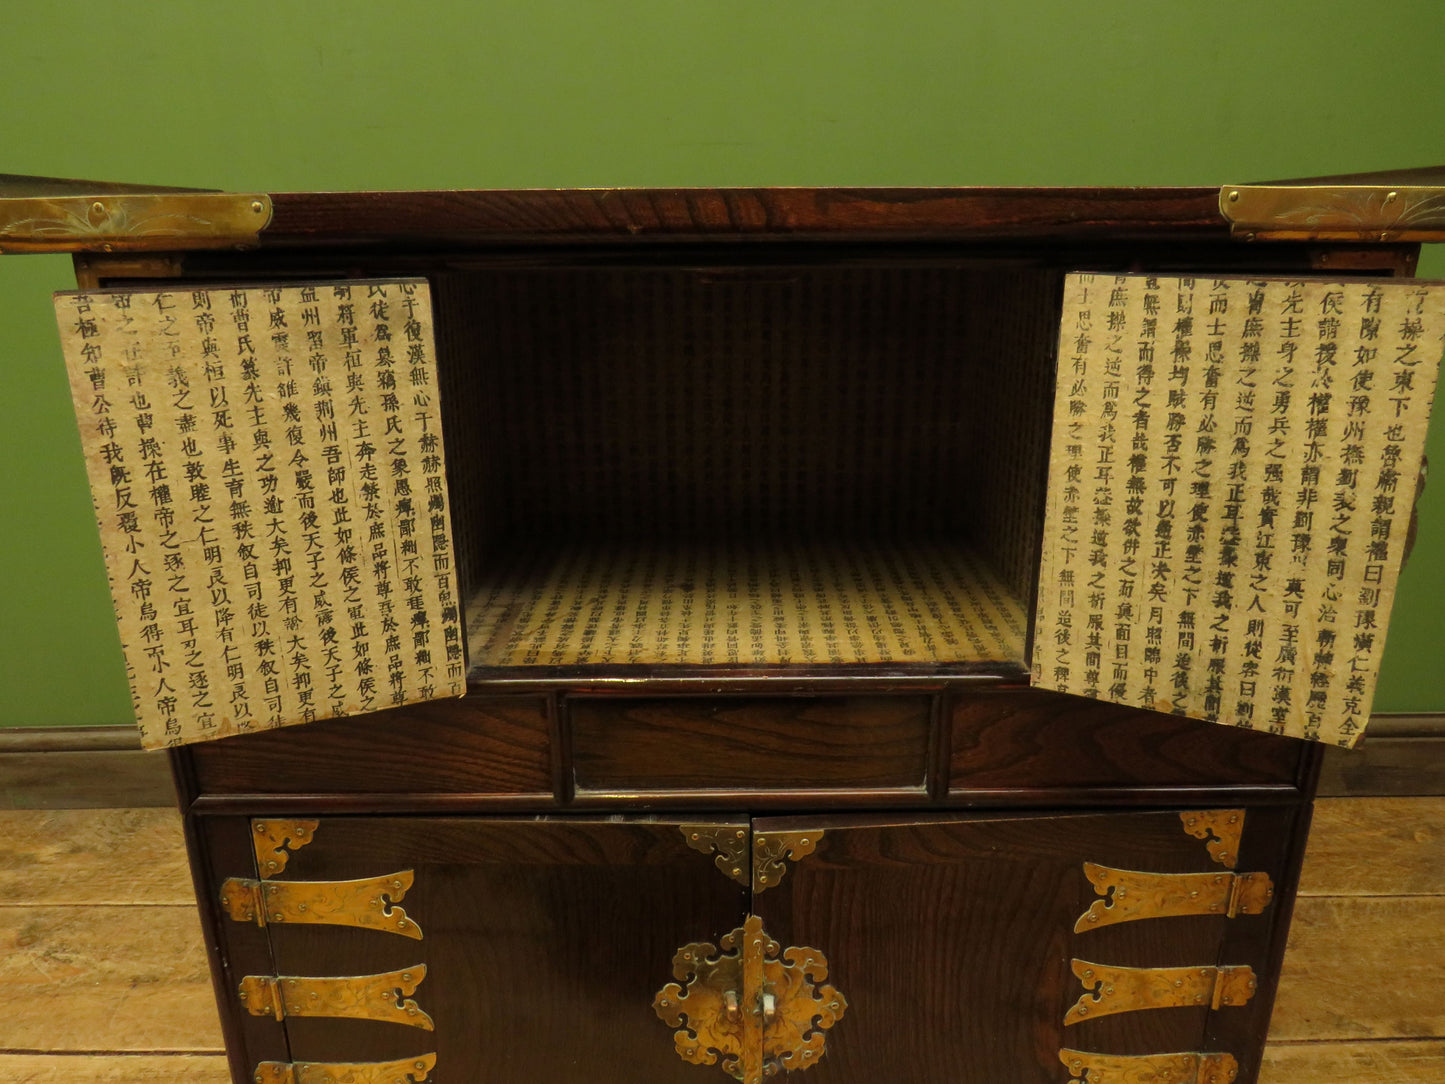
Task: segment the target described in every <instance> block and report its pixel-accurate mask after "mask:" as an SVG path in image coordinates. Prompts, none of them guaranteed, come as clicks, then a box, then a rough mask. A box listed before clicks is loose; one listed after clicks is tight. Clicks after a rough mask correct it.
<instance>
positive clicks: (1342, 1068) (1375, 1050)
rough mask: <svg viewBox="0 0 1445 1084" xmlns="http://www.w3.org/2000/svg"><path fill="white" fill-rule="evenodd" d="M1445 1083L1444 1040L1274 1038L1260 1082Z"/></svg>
mask: <svg viewBox="0 0 1445 1084" xmlns="http://www.w3.org/2000/svg"><path fill="white" fill-rule="evenodd" d="M1325 1081H1329V1082H1331V1084H1335V1082H1338V1084H1406V1082H1408V1084H1445V1042H1416V1041H1405V1042H1363V1043H1301V1044H1298V1045H1296V1044H1292V1043H1289V1044H1285V1043H1275V1044H1271V1045H1270V1047H1269V1049H1268V1050H1267V1051H1265V1055H1264V1065H1263V1067H1262V1068H1261V1070H1260V1074H1259V1084H1323V1082H1325Z"/></svg>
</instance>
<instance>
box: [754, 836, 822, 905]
mask: <svg viewBox="0 0 1445 1084" xmlns="http://www.w3.org/2000/svg"><path fill="white" fill-rule="evenodd" d="M822 838H823V831H822V829H814V830H812V831H808V832H766V833H762V834H760V835H757V836H754V837H753V892H754V893H758V892H766V891H767V890H768V889H770V888H772V887H773V886H774V885H776V884H777V883H778V882H779V881H781V880H782V879H783V875H784V874H786V873H787V872H788V865H787V863H788V861H789V860H791V861H794V862H796V861H798V860H799V859H802V858H806V857H808V855H810V854H812V853H813V851H814V850H816V849H817V846H818V841H819V840H820V839H822Z"/></svg>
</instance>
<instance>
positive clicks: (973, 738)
mask: <svg viewBox="0 0 1445 1084" xmlns="http://www.w3.org/2000/svg"><path fill="white" fill-rule="evenodd" d="M949 714H950V719H951V723H952V735H951V737H952V741H951V749H952V753H951V761H950V765H949V769H950V770H949V778H950V790H951V792H952V793H954V794H960V795H967V794H968V793H969V792H977V791H994V790H1022V789H1037V788H1064V789H1070V790H1072V789H1076V788H1112V787H1211V786H1241V785H1242V786H1258V785H1270V784H1273V785H1292V784H1294V783H1295V782H1296V781H1297V780H1298V778H1299V775H1300V771H1301V768H1302V758H1304V757H1305V756H1307V754H1308V750H1307V748H1306V746H1305V744H1304V743H1303V742H1299V741H1295V740H1294V739H1291V738H1282V737H1276V736H1274V735H1271V734H1261V733H1257V732H1255V731H1248V730H1237V729H1230V728H1226V727H1221V726H1217V725H1215V724H1213V723H1203V722H1198V721H1196V720H1193V719H1185V718H1182V717H1180V716H1176V715H1164V714H1162V713H1160V712H1156V711H1144V710H1141V709H1138V708H1128V707H1122V706H1120V705H1118V704H1110V703H1106V702H1103V701H1098V700H1086V699H1084V698H1083V697H1078V696H1066V695H1064V694H1062V693H1053V692H1046V691H1044V690H1042V689H1028V688H1009V689H992V690H980V691H978V692H974V693H970V694H969V695H968V696H966V697H962V696H961V697H959V698H958V699H957V700H955V701H954V703H953V705H952V708H951V710H950V713H949Z"/></svg>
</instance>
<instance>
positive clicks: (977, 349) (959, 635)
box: [58, 258, 1445, 744]
mask: <svg viewBox="0 0 1445 1084" xmlns="http://www.w3.org/2000/svg"><path fill="white" fill-rule="evenodd" d="M659 263H661V264H662V265H661V266H659ZM432 279H433V281H432V283H430V284H428V283H427V282H424V281H411V280H399V281H396V282H383V281H377V280H365V279H358V280H353V281H350V282H333V283H331V284H327V283H325V282H310V283H307V284H297V283H292V284H289V285H282V284H277V283H264V282H263V283H260V284H251V285H247V284H236V285H231V286H224V287H208V288H205V289H193V290H189V291H187V290H179V289H168V288H165V287H162V288H159V289H156V288H148V289H145V290H138V291H132V290H125V289H122V290H117V291H112V292H109V293H105V292H97V293H93V294H92V293H83V294H72V295H64V296H63V297H62V298H61V299H60V300H59V303H58V304H59V309H58V311H59V314H60V322H61V329H62V334H63V339H64V341H65V343H66V345H67V350H68V357H69V360H70V367H71V375H72V386H73V390H74V391H75V395H76V406H77V410H78V412H79V417H80V425H81V432H82V436H83V438H84V440H85V444H86V447H87V452H88V459H89V463H90V467H91V477H92V486H93V489H94V492H95V497H96V506H97V513H98V515H99V516H100V519H101V523H102V528H103V531H102V534H103V537H104V538H105V539H106V549H107V555H108V559H109V567H110V573H111V579H112V589H113V593H114V595H115V599H116V603H117V609H118V612H119V613H120V614H121V616H122V630H123V640H124V642H125V644H126V649H127V660H128V663H129V665H130V668H131V674H132V683H133V688H134V689H135V691H136V703H137V710H138V712H139V713H140V714H141V715H142V719H143V722H145V723H147V724H148V725H149V729H148V730H147V733H148V734H150V735H152V737H151V739H150V740H151V741H152V742H154V743H156V744H161V743H163V742H173V741H175V740H178V739H180V738H181V737H182V736H183V734H184V735H185V736H201V737H204V736H218V735H224V734H226V733H232V732H235V731H236V730H244V729H253V728H259V727H264V726H272V725H281V724H284V723H287V722H297V721H311V720H314V719H320V718H330V717H336V716H341V715H346V714H355V713H357V712H361V711H367V710H376V709H378V708H381V707H385V706H395V705H401V704H405V703H411V702H415V701H418V700H424V699H430V698H434V697H436V696H441V695H447V694H450V695H458V694H460V693H461V692H462V690H463V674H464V673H466V674H467V675H469V676H470V677H471V678H472V679H473V680H478V679H487V678H496V677H500V678H515V677H523V678H542V679H550V680H563V681H565V680H577V679H583V678H586V677H587V676H588V675H589V674H594V673H598V672H603V673H608V674H617V675H623V676H626V675H629V674H630V675H633V676H638V675H643V676H657V675H664V674H672V675H676V674H693V675H699V676H706V675H708V674H709V673H726V672H727V671H729V670H736V669H739V668H756V669H758V670H760V671H762V672H770V673H777V674H787V673H788V672H790V671H797V670H802V669H815V668H816V669H824V670H834V671H835V672H837V673H840V674H849V673H853V674H868V673H888V672H891V671H892V670H894V669H895V668H898V667H903V668H905V669H907V670H908V671H910V672H914V673H918V674H935V675H938V676H949V675H993V676H997V677H1001V678H1017V677H1021V676H1023V675H1024V674H1025V673H1026V672H1027V671H1028V670H1029V669H1030V668H1031V669H1032V677H1033V681H1034V683H1035V684H1036V685H1039V686H1042V687H1046V688H1053V689H1058V690H1060V691H1064V692H1070V693H1080V694H1083V695H1086V696H1090V697H1093V698H1105V699H1111V700H1115V701H1117V702H1120V703H1125V704H1129V705H1131V706H1138V707H1144V708H1148V709H1152V710H1163V711H1169V712H1173V713H1175V714H1184V715H1189V716H1191V717H1194V718H1203V719H1208V720H1210V721H1218V722H1223V723H1226V724H1230V725H1236V726H1246V727H1250V728H1258V729H1263V730H1269V731H1272V732H1274V733H1282V734H1290V735H1292V736H1297V737H1312V738H1317V739H1323V740H1330V741H1336V742H1340V743H1342V744H1352V743H1353V741H1354V740H1355V738H1356V737H1357V736H1358V735H1359V733H1360V732H1361V731H1362V729H1363V727H1364V724H1365V722H1366V720H1367V718H1368V712H1369V704H1370V700H1371V697H1372V694H1373V689H1374V681H1375V676H1376V674H1377V672H1378V665H1379V658H1380V653H1381V650H1382V648H1383V644H1384V632H1385V628H1386V626H1387V624H1388V615H1389V610H1390V604H1391V601H1392V599H1393V593H1394V585H1395V580H1396V576H1397V574H1398V571H1399V565H1400V561H1401V558H1402V556H1403V551H1404V539H1405V536H1406V534H1407V531H1408V527H1409V523H1410V516H1411V509H1412V507H1413V499H1414V480H1415V478H1416V476H1417V474H1418V472H1419V465H1420V461H1421V456H1422V454H1423V447H1424V437H1425V431H1426V425H1427V422H1428V418H1429V408H1430V402H1431V399H1432V397H1433V392H1434V380H1435V374H1436V368H1437V364H1438V360H1439V353H1440V349H1441V344H1442V341H1445V331H1442V328H1445V300H1442V298H1445V295H1442V293H1441V291H1440V289H1439V288H1437V287H1434V286H1431V285H1430V284H1425V283H1418V282H1403V281H1402V282H1394V283H1388V282H1381V281H1378V280H1374V281H1372V280H1368V279H1358V280H1354V281H1346V280H1338V279H1328V278H1320V277H1312V278H1309V279H1305V278H1297V279H1289V278H1256V279H1246V278H1238V277H1221V276H1211V277H1208V278H1206V277H1197V276H1187V277H1185V276H1179V275H1170V276H1161V275H1147V274H1146V275H1138V274H1133V275H1126V274H1117V273H1113V274H1111V273H1107V272H1082V273H1079V272H1071V271H1069V270H1068V269H1067V268H1062V267H1058V268H1050V267H1043V268H1029V269H1017V268H1003V269H999V268H993V267H987V266H980V265H978V264H976V263H974V262H971V261H962V260H960V261H956V262H954V263H952V264H950V263H948V262H946V261H937V260H934V261H929V262H927V263H925V262H922V261H918V260H910V259H907V258H902V259H899V260H896V261H889V262H886V263H878V264H875V265H874V266H869V267H862V268H860V267H851V266H836V265H833V264H820V263H817V262H809V261H798V262H784V263H777V264H769V265H767V266H765V267H761V268H760V267H756V266H751V265H748V264H743V263H739V264H733V265H729V264H726V263H720V262H708V263H706V264H704V265H702V266H697V265H694V264H693V263H692V262H682V263H680V264H679V263H676V262H674V261H666V262H664V261H657V262H649V263H646V264H644V265H642V266H612V267H608V266H602V267H598V266H583V267H561V268H559V267H544V268H532V267H524V268H520V269H518V268H511V267H508V268H501V269H492V268H488V269H483V270H472V271H460V270H452V269H445V270H440V271H437V272H434V273H433V275H432ZM433 296H434V297H435V301H434V302H433ZM403 306H405V307H406V308H407V310H408V311H409V312H413V313H415V314H416V316H417V317H419V318H413V319H407V318H405V317H404V315H403V314H402V307H403ZM393 308H395V309H396V311H397V314H398V316H400V317H402V318H401V319H400V320H399V321H398V323H397V327H396V330H395V332H393V330H392V320H391V313H392V309H393ZM138 317H139V318H140V320H139V322H138ZM253 322H254V323H255V324H256V328H255V329H254V330H253V328H252V323H253ZM433 326H435V327H436V328H437V331H436V333H435V337H433V333H432V328H433ZM176 328H180V329H182V330H180V331H177V330H175V329H176ZM393 336H394V337H395V340H396V341H395V350H393V348H392V347H393ZM398 377H400V383H398ZM105 380H109V381H110V385H109V386H108V387H107V386H105V385H104V381H105ZM152 400H154V401H152ZM308 427H309V429H308ZM238 441H239V442H240V443H239V444H238V443H237V442H238ZM122 446H125V450H122ZM148 448H149V450H148ZM443 449H444V451H445V457H443ZM409 455H410V456H412V457H413V458H415V460H416V462H415V463H412V462H411V460H410V459H409V458H408V456H409ZM124 456H129V457H130V459H129V460H128V461H126V460H124ZM208 459H209V460H210V461H211V462H209V465H208V467H207V468H204V469H203V466H202V464H203V463H205V462H206V460H208ZM256 464H260V466H255V465H256ZM253 466H254V467H255V469H254V470H252V469H251V468H252V467H253ZM164 469H169V470H170V471H171V472H172V474H175V475H178V476H181V477H180V482H181V484H178V485H168V484H167V482H166V480H165V479H166V477H169V476H167V475H164V474H163V473H162V471H163V470H164ZM207 469H209V471H210V472H211V474H214V475H216V476H217V477H215V478H214V479H213V481H214V482H215V483H216V484H215V487H214V488H215V492H214V493H212V492H211V488H210V487H209V486H208V485H207V484H206V482H207V479H208V478H209V477H210V475H208V474H207V473H206V470H207ZM443 469H445V478H444V477H443ZM132 471H134V472H136V477H132V476H131V472H132ZM141 472H144V475H145V476H144V477H141ZM246 472H249V473H251V474H252V475H254V476H253V477H250V478H249V479H248V480H247V481H246V482H244V483H243V482H242V481H240V480H239V478H240V474H241V473H246ZM414 472H415V477H413V473H414ZM413 482H415V488H413ZM223 487H224V488H225V493H223V492H222V490H223ZM448 490H449V493H448ZM157 494H163V500H164V503H157V502H158V500H161V499H162V498H158V497H157ZM248 496H249V497H250V498H251V501H250V503H248V500H247V498H248ZM449 502H450V503H449ZM253 503H254V504H255V505H256V507H254V508H253V507H252V504H253ZM318 509H320V513H319V514H318ZM353 512H354V513H355V514H356V515H357V516H358V517H362V519H361V520H360V521H356V520H353V519H352V513H353ZM253 514H254V517H255V522H252V518H253ZM217 519H219V520H221V521H222V522H221V523H220V525H219V526H218V524H217V522H216V521H217ZM418 522H420V524H421V526H420V528H418V527H417V524H418ZM107 528H109V529H107ZM398 531H400V533H398ZM288 532H289V533H288ZM213 536H214V537H213ZM207 539H211V540H212V544H211V545H209V546H207V545H206V544H205V543H206V540H207ZM418 539H420V540H421V542H422V543H423V545H422V546H421V547H420V549H419V548H418ZM453 540H455V541H453ZM292 543H294V544H295V545H297V546H304V552H293V550H292ZM258 550H260V551H261V552H260V553H259V555H258ZM268 555H269V559H268ZM157 562H160V563H161V564H163V565H164V566H165V568H166V570H167V573H168V575H169V574H170V573H174V575H169V579H168V580H166V581H162V580H161V577H160V576H157V575H155V570H154V569H152V568H151V567H150V565H156V564H157ZM303 562H304V563H305V565H306V567H304V568H303V567H299V566H301V565H303ZM228 564H229V565H231V566H235V567H232V568H231V569H230V572H229V574H230V577H231V579H232V581H235V580H236V578H237V577H239V582H232V583H231V584H230V587H231V590H232V591H234V592H235V593H236V594H237V599H236V600H232V599H231V597H230V595H229V594H227V590H226V588H227V578H226V575H224V574H223V571H222V570H223V569H224V568H225V566H226V565H228ZM423 566H425V567H423ZM157 567H159V566H157ZM187 574H192V576H193V577H194V575H195V574H201V575H202V579H203V580H204V582H201V581H197V582H195V583H190V582H189V581H187V584H186V586H184V587H178V586H177V585H176V584H177V582H178V581H180V580H181V579H182V578H183V577H184V576H185V575H187ZM423 581H424V582H425V590H423V589H422V584H423ZM434 581H435V582H434ZM328 591H330V593H328ZM1036 591H1037V598H1036ZM202 592H205V593H207V594H209V596H210V599H211V600H212V602H211V605H210V606H209V607H207V606H206V605H205V603H206V601H207V600H206V598H204V597H201V593H202ZM243 594H244V596H245V597H244V598H242V595H243ZM198 600H199V601H198ZM238 602H240V603H241V604H242V605H243V606H244V608H245V613H244V614H239V616H238V611H237V603H238ZM166 604H169V605H170V606H171V612H170V613H169V614H167V613H165V612H161V613H160V615H159V616H158V617H156V616H154V615H155V612H156V610H157V608H158V607H159V609H160V610H161V611H164V610H165V607H166ZM268 606H269V607H270V608H271V609H270V610H268V609H267V607H268ZM278 608H279V609H278ZM272 611H274V612H272ZM146 613H149V614H151V615H152V616H151V617H147V616H145V615H146ZM223 617H224V618H225V620H224V621H222V620H221V619H222V618H223ZM1031 618H1034V619H1035V620H1034V623H1033V625H1032V631H1033V638H1032V641H1031V640H1030V636H1029V633H1030V628H1031V625H1030V619H1031ZM233 619H235V621H234V626H235V627H233ZM459 621H460V622H464V625H465V641H466V642H465V653H464V650H463V643H462V636H461V634H460V631H459V628H458V622H459ZM403 625H405V628H403V627H402V626H403ZM198 627H199V628H198ZM373 640H375V641H378V642H376V643H373V642H372V641H373ZM403 640H405V643H403V642H402V641H403ZM248 644H249V645H250V649H249V650H248ZM257 645H264V647H258V646H257ZM374 648H379V649H380V650H377V651H374V650H373V649H374ZM208 653H209V655H210V657H212V658H216V657H220V658H221V660H222V662H223V663H224V668H225V673H221V672H220V671H219V670H215V669H214V668H213V673H212V674H211V676H209V677H208V676H206V674H205V667H204V666H203V665H202V664H201V663H200V662H197V663H196V664H195V665H194V666H193V667H190V668H189V669H188V668H187V666H185V665H181V660H180V658H177V656H180V657H181V658H185V659H187V660H189V659H192V658H194V659H201V658H202V657H203V656H205V655H207V654H208ZM373 654H375V655H376V657H375V658H373ZM464 654H465V659H466V667H467V669H466V670H465V671H464V670H463V665H462V660H463V657H464ZM268 656H269V658H268ZM248 668H249V670H250V671H251V674H250V675H249V676H250V678H251V679H252V680H251V686H250V687H249V691H248V688H247V687H246V685H245V682H246V680H247V678H248V673H247V670H248ZM258 670H259V671H261V672H260V673H259V674H257V673H255V671H258ZM178 675H185V677H186V678H188V679H191V680H190V690H187V689H179V690H178V688H177V686H178V685H179V684H180V680H179V678H178ZM257 686H259V687H257ZM313 686H315V687H313ZM190 691H198V692H197V695H194V696H191V697H190V699H191V700H193V701H194V709H193V710H192V711H191V712H190V713H189V714H190V715H191V717H192V718H193V719H194V718H196V717H199V718H200V719H202V720H203V721H204V722H203V724H202V725H200V726H196V725H192V726H191V727H189V728H188V729H185V730H184V731H183V727H182V724H181V723H179V722H177V719H178V718H181V717H184V716H186V714H187V712H186V708H187V704H188V701H187V695H188V692H190ZM157 717H158V718H157ZM155 735H163V738H162V737H157V736H155Z"/></svg>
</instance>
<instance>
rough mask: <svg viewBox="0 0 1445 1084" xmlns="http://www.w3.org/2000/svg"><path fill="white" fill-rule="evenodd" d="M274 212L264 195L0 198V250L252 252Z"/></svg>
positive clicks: (114, 194)
mask: <svg viewBox="0 0 1445 1084" xmlns="http://www.w3.org/2000/svg"><path fill="white" fill-rule="evenodd" d="M271 211H272V208H271V197H270V196H268V195H266V194H265V193H261V192H247V193H241V192H187V191H175V192H96V193H95V194H90V195H54V194H50V195H28V196H27V195H17V196H8V197H0V252H83V251H90V252H162V251H174V250H177V249H201V248H250V247H254V246H255V245H256V244H257V243H258V241H259V235H260V233H261V231H262V230H263V229H265V228H266V227H267V226H268V225H270V222H271Z"/></svg>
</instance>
